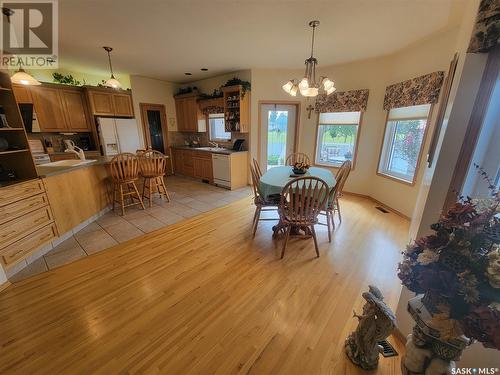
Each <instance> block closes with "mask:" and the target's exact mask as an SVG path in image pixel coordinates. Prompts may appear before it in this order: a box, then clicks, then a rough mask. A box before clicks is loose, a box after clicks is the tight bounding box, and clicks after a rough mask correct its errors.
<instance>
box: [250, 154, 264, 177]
mask: <svg viewBox="0 0 500 375" xmlns="http://www.w3.org/2000/svg"><path fill="white" fill-rule="evenodd" d="M252 163H253V166H254V168H255V170H256V171H257V174H258V176H259V179H260V178H261V177H262V169H260V165H259V162H258V161H257V159H255V158H253V159H252Z"/></svg>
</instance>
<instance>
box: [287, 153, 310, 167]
mask: <svg viewBox="0 0 500 375" xmlns="http://www.w3.org/2000/svg"><path fill="white" fill-rule="evenodd" d="M295 163H305V164H308V165H311V159H309V156H307V154H304V153H303V152H294V153H292V154H290V155H288V157H287V158H286V160H285V165H291V166H293V165H294V164H295Z"/></svg>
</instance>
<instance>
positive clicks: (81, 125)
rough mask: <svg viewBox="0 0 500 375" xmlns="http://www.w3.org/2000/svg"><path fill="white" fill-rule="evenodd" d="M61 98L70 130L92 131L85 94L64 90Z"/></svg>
mask: <svg viewBox="0 0 500 375" xmlns="http://www.w3.org/2000/svg"><path fill="white" fill-rule="evenodd" d="M61 97H62V101H63V103H64V107H65V108H64V109H65V113H66V119H67V123H68V127H69V129H70V130H74V131H83V132H90V131H92V129H91V126H90V120H89V117H88V115H87V108H86V104H85V97H84V95H83V92H82V91H79V90H66V89H62V90H61Z"/></svg>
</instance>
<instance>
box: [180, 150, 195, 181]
mask: <svg viewBox="0 0 500 375" xmlns="http://www.w3.org/2000/svg"><path fill="white" fill-rule="evenodd" d="M193 156H194V153H193V151H190V150H183V152H182V160H183V166H182V169H183V171H184V174H185V175H186V176H191V177H193V176H194V158H193Z"/></svg>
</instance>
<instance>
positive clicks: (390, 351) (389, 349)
mask: <svg viewBox="0 0 500 375" xmlns="http://www.w3.org/2000/svg"><path fill="white" fill-rule="evenodd" d="M377 344H379V345H380V346H381V347H382V355H383V356H384V357H395V356H397V355H398V352H397V351H396V349H394V347H393V346H392V345H391V344H389V341H387V340H382V341H377Z"/></svg>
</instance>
